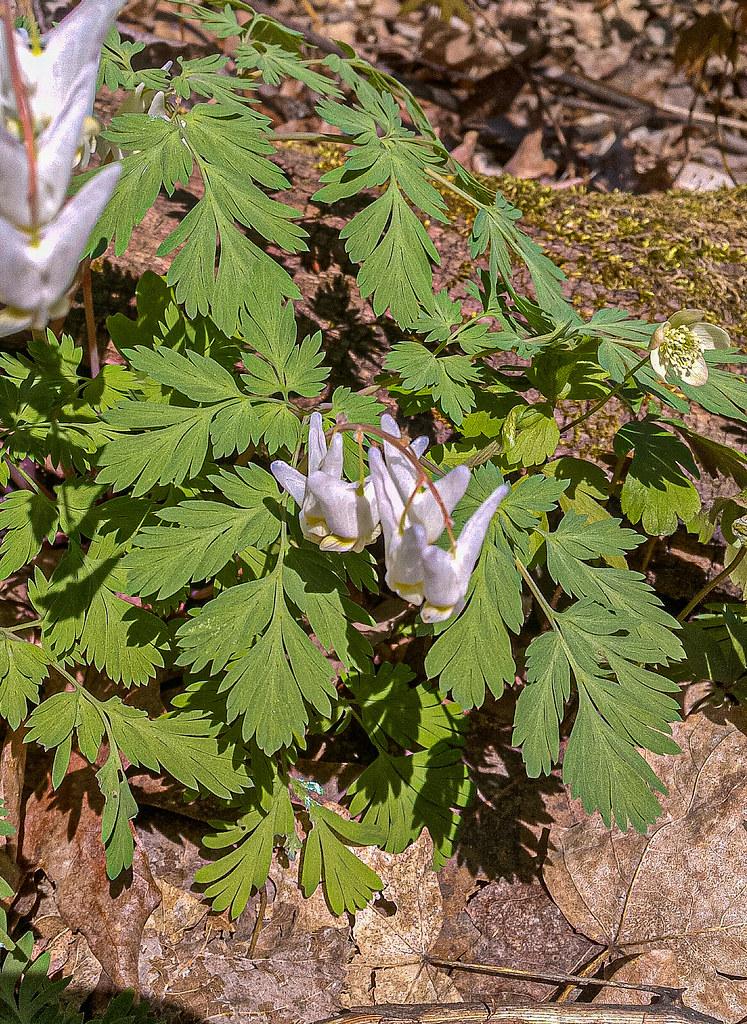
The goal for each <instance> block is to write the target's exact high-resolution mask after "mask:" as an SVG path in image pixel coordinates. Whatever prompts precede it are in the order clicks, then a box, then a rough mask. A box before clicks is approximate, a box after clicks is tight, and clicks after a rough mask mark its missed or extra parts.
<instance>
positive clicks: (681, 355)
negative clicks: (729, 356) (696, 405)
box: [651, 309, 729, 387]
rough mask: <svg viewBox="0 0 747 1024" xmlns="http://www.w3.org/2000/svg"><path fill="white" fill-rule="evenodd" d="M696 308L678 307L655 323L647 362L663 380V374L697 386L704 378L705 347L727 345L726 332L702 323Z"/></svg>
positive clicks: (712, 325)
mask: <svg viewBox="0 0 747 1024" xmlns="http://www.w3.org/2000/svg"><path fill="white" fill-rule="evenodd" d="M703 315H704V314H703V311H702V310H700V309H681V310H680V311H679V312H678V313H675V314H674V315H673V316H671V317H670V318H669V320H667V321H666V323H663V324H659V326H658V327H657V328H656V331H655V332H654V336H653V339H652V341H651V366H652V367H653V369H654V371H655V372H656V373H657V374H658V375H659V376H660V377H661V378H662V379H663V380H666V378H667V374H668V373H672V374H673V376H675V377H679V379H680V380H681V381H683V383H685V384H690V385H692V386H695V387H698V386H700V385H702V384H705V383H706V381H707V380H708V363H707V362H706V359H705V356H704V355H703V353H704V352H705V351H707V350H708V349H714V348H728V347H729V335H728V333H727V332H726V331H725V330H724V329H723V327H717V326H716V325H715V324H708V323H705V321H704V320H703Z"/></svg>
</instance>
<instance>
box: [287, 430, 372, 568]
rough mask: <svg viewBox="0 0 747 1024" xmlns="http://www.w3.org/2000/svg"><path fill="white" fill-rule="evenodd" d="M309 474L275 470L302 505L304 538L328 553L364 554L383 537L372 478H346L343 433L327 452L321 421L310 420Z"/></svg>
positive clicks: (336, 437) (289, 468)
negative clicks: (357, 479) (368, 546)
mask: <svg viewBox="0 0 747 1024" xmlns="http://www.w3.org/2000/svg"><path fill="white" fill-rule="evenodd" d="M307 455H308V475H307V476H304V475H303V473H299V472H298V470H297V469H294V468H293V467H292V466H289V465H288V464H287V463H286V462H280V461H276V462H273V463H272V465H271V466H270V469H271V471H272V473H273V476H274V477H275V479H276V480H277V481H278V483H279V484H280V485H281V487H283V488H284V489H285V490H286V491H287V492H288V494H290V495H291V497H292V498H293V500H294V501H295V502H296V504H297V505H298V506H299V508H300V510H301V512H300V515H299V523H300V525H301V530H302V532H303V535H304V537H306V538H307V540H311V541H313V542H314V543H315V544H318V545H319V547H320V548H321V549H322V550H323V551H362V550H363V548H364V547H365V546H366V545H367V544H370V543H371V542H372V541H374V540H375V539H376V537H378V535H379V533H380V527H379V512H378V508H377V507H376V497H375V494H374V489H373V485H372V483H371V481H370V479H367V480H364V481H363V483H362V484H361V483H351V482H349V481H347V480H343V479H342V462H343V458H342V455H343V453H342V434H335V435H334V437H333V438H332V442H331V444H330V446H329V450H328V449H327V440H326V438H325V436H324V426H323V423H322V417H321V415H320V414H319V413H318V412H315V413H314V414H313V415H312V416H311V419H310V421H309V443H308V452H307Z"/></svg>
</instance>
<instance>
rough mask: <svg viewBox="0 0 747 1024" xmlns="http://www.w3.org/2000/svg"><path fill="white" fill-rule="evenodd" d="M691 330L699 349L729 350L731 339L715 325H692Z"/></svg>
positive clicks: (726, 332) (727, 333) (721, 328)
mask: <svg viewBox="0 0 747 1024" xmlns="http://www.w3.org/2000/svg"><path fill="white" fill-rule="evenodd" d="M691 330H692V332H693V334H694V335H695V337H696V338H697V339H698V344H699V345H700V347H701V349H710V348H722V349H723V348H729V346H730V345H731V338H730V337H729V332H728V331H725V330H724V329H723V327H717V326H716V324H705V323H699V324H693V326H692V327H691Z"/></svg>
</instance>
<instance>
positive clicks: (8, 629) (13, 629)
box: [3, 619, 44, 633]
mask: <svg viewBox="0 0 747 1024" xmlns="http://www.w3.org/2000/svg"><path fill="white" fill-rule="evenodd" d="M43 621H44V620H43V619H29V621H28V622H19V623H18V625H16V626H3V632H4V633H20V632H21V631H22V630H24V629H36V627H37V626H41V625H42V623H43Z"/></svg>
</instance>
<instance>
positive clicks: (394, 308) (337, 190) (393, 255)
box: [314, 80, 446, 325]
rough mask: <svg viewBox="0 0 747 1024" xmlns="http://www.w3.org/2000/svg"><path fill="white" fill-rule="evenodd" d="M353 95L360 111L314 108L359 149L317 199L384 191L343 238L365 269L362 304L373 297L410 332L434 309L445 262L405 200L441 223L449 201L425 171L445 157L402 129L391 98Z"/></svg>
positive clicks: (361, 91) (363, 88)
mask: <svg viewBox="0 0 747 1024" xmlns="http://www.w3.org/2000/svg"><path fill="white" fill-rule="evenodd" d="M356 91H357V96H358V99H359V100H360V101H361V104H362V105H361V107H344V106H342V105H341V104H339V103H334V102H329V101H325V102H323V103H321V104H320V105H319V107H318V108H317V109H318V111H319V114H320V116H321V117H323V118H324V119H325V120H326V121H329V122H330V124H334V125H336V126H337V127H338V128H340V129H341V130H342V131H343V132H345V133H346V134H348V135H351V136H353V137H354V144H353V146H352V147H351V149H350V150H349V152H348V154H347V156H346V159H345V163H344V164H343V166H342V167H339V168H334V169H333V170H331V171H329V172H328V173H327V174H325V175H324V176H323V178H322V181H323V182H324V185H323V187H322V188H321V189H319V191H318V192H317V193H316V195H315V196H314V199H315V200H317V201H320V202H324V203H333V202H337V201H338V200H340V199H344V198H347V197H349V196H352V195H356V194H357V193H359V192H360V191H361V190H363V189H366V188H371V187H372V186H378V185H386V189H385V190H384V192H382V194H381V195H380V196H379V197H378V198H377V199H374V200H373V202H371V203H370V204H369V205H368V206H367V207H366V208H365V210H363V211H362V212H360V213H357V214H356V215H355V216H354V217H353V219H352V220H351V221H350V222H349V224H347V225H346V227H345V228H344V229H343V231H342V232H341V235H340V237H341V238H343V239H345V241H346V244H345V248H346V250H347V252H348V254H349V255H350V258H351V259H352V260H353V261H354V262H355V263H360V264H361V269H360V272H359V274H358V287H359V289H360V292H361V295H362V296H363V297H364V298H368V297H369V296H370V297H371V301H372V305H373V309H374V312H375V313H376V315H377V316H380V315H382V314H383V313H385V312H386V310H387V309H388V310H389V311H390V312H391V315H392V316H393V317H394V318H395V320H397V321H398V322H399V323H400V324H402V325H407V324H409V323H412V321H414V320H416V319H417V316H418V313H419V311H420V309H421V308H423V307H425V308H430V306H431V305H432V301H433V300H432V293H433V286H432V273H431V262H433V263H438V262H440V261H439V256H438V253H437V251H436V249H435V248H434V246H433V243H432V242H431V240H430V238H429V236H428V233H427V232H426V230H425V228H424V227H423V225H422V223H421V222H420V220H419V219H418V217H417V216H416V215H415V214H414V213H413V211H412V209H411V208H410V206H409V205H408V200H409V201H410V202H411V203H413V204H414V205H415V206H416V207H417V208H418V209H419V210H421V211H422V212H423V213H425V214H426V215H427V216H428V217H431V218H434V219H436V220H443V219H444V212H445V210H446V206H445V204H444V201H443V199H442V198H441V196H440V194H439V193H438V191H437V190H436V189H435V188H434V186H433V185H432V184H431V182H430V181H429V180H428V177H427V168H428V167H432V166H434V165H437V164H440V163H441V161H442V157H441V156H440V155H439V154H436V153H434V151H433V149H432V147H431V146H429V145H428V144H424V142H423V140H420V139H418V138H417V137H416V136H415V134H414V132H411V131H409V130H408V129H406V128H404V127H403V125H402V119H401V116H400V112H399V106H398V104H397V103H396V101H395V100H394V98H393V97H392V96H391V95H389V94H388V93H378V92H376V91H375V90H374V89H372V88H371V87H370V86H367V85H365V84H363V83H361V82H360V80H359V83H358V88H357V90H356Z"/></svg>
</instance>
